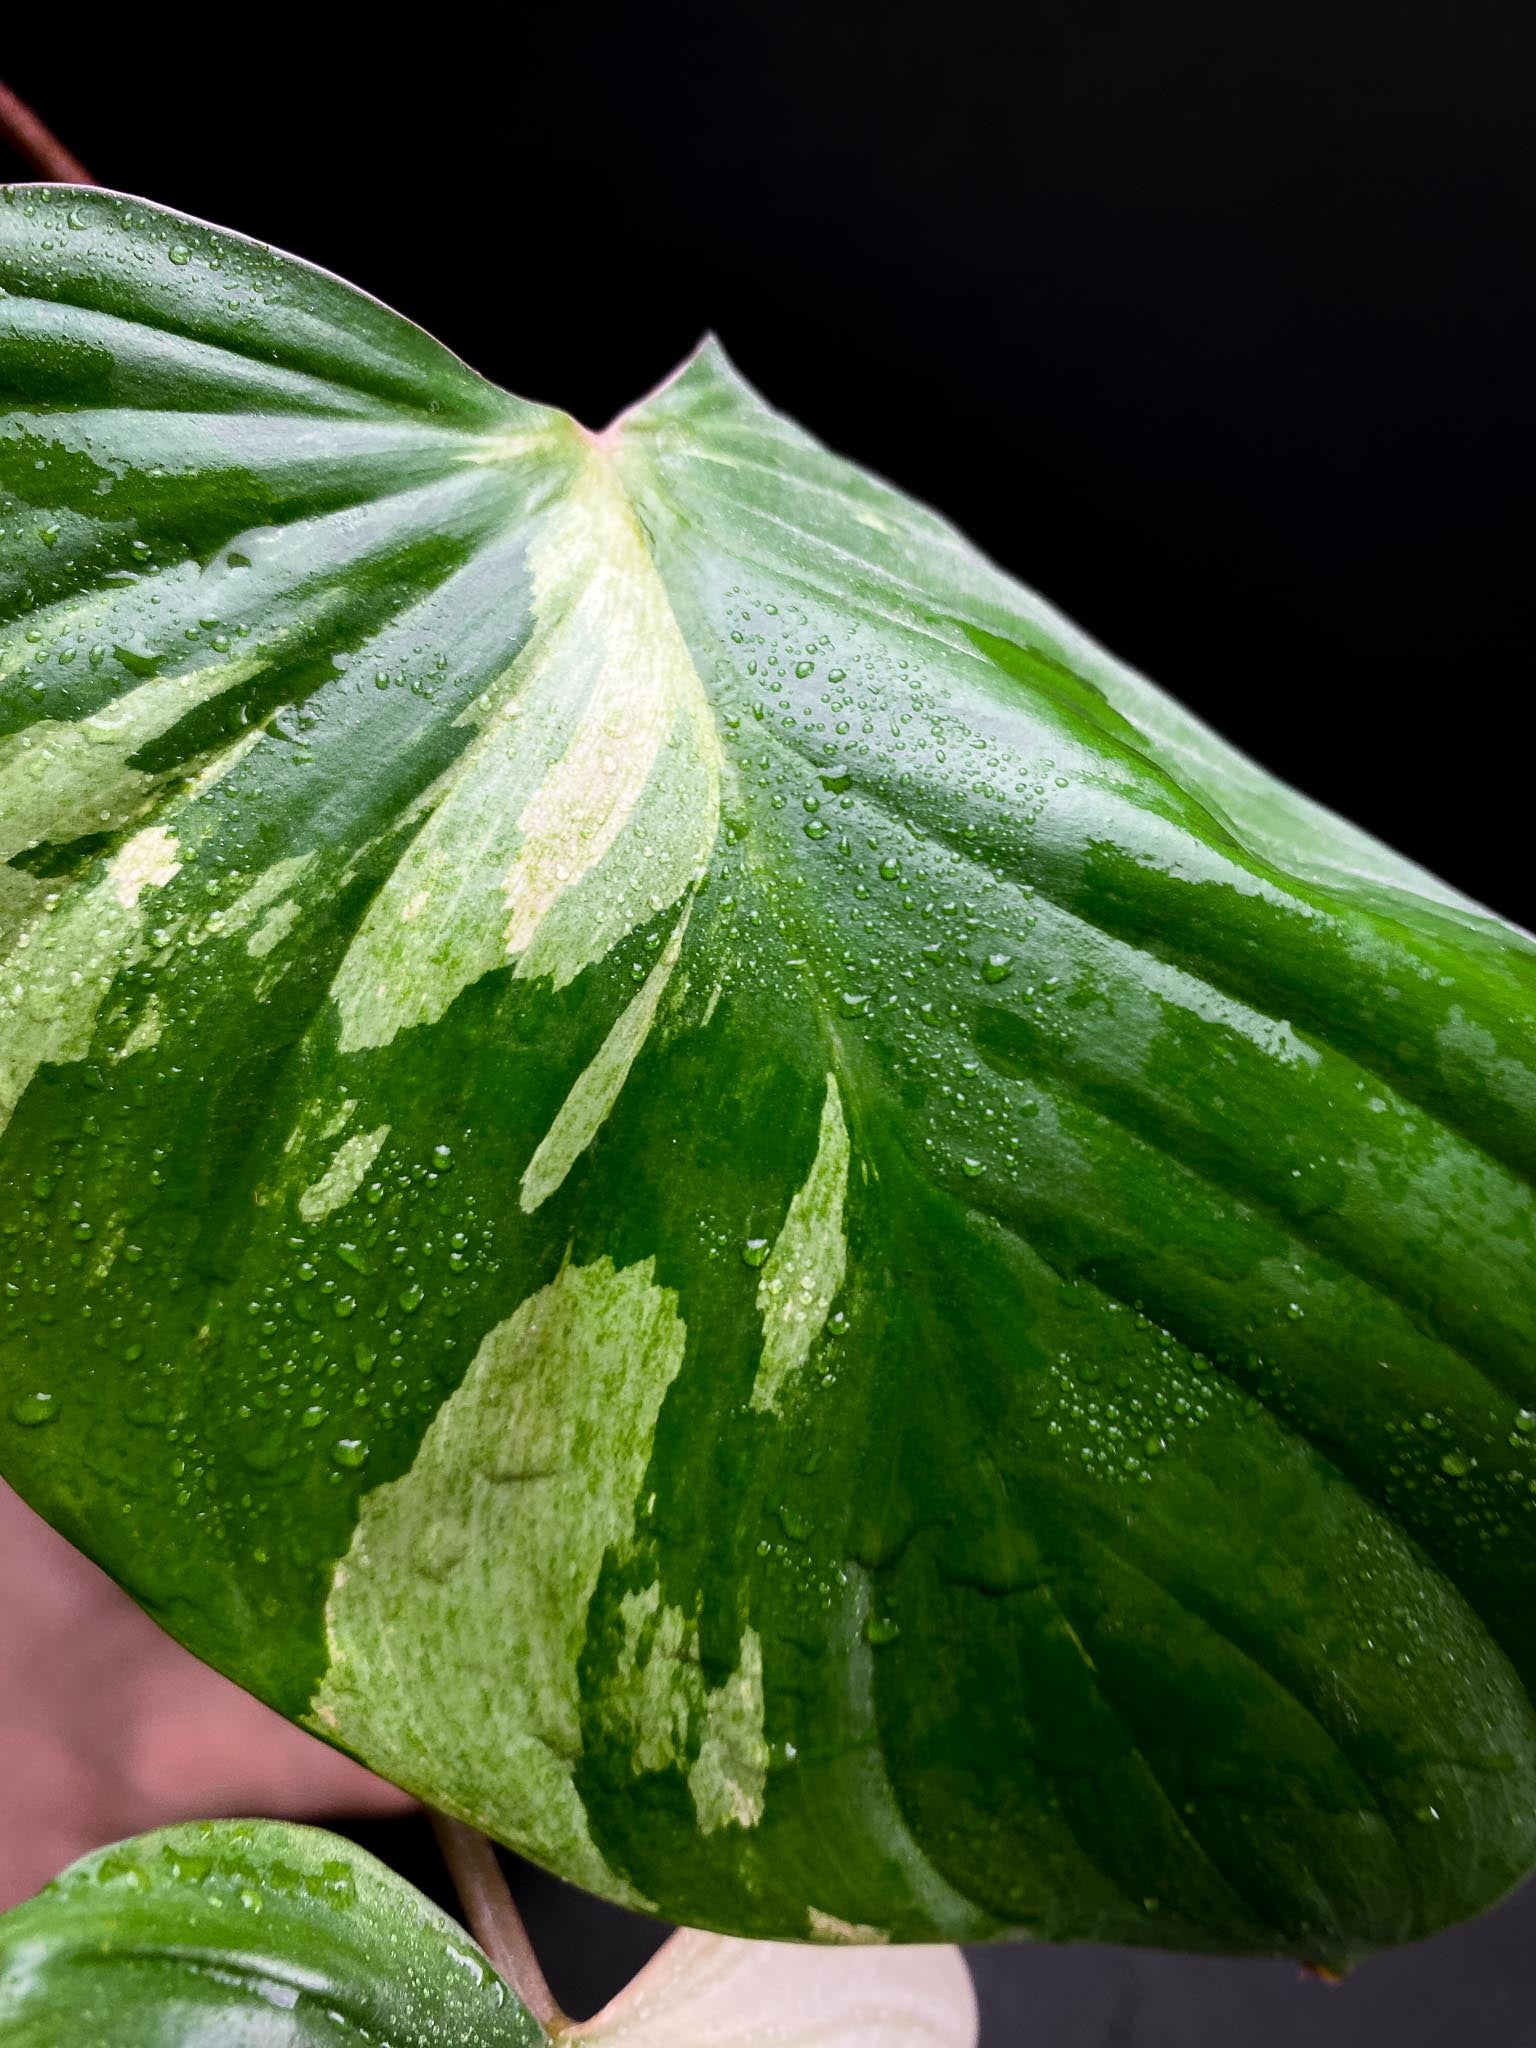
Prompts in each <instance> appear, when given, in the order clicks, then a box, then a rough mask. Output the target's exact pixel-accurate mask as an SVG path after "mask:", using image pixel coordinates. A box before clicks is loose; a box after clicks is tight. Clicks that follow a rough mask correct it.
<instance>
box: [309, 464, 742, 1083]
mask: <svg viewBox="0 0 1536 2048" xmlns="http://www.w3.org/2000/svg"><path fill="white" fill-rule="evenodd" d="M531 561H532V565H533V605H534V627H533V631H532V633H531V635H530V637H529V639H528V642H527V644H526V646H525V647H524V649H523V651H522V653H521V654H520V656H519V657H518V659H517V661H516V663H515V664H514V666H513V668H512V670H511V672H510V675H509V676H508V678H507V680H506V683H505V685H504V687H503V689H502V690H501V692H499V693H498V701H497V702H496V704H495V706H494V708H493V710H492V711H491V713H490V715H489V716H488V717H487V718H486V720H485V723H484V724H483V725H482V727H481V730H480V731H479V733H478V734H477V735H476V737H475V738H474V740H472V741H471V743H470V744H469V746H468V747H467V748H466V749H465V751H464V753H463V755H462V756H461V757H460V758H459V760H458V761H457V762H455V763H454V765H453V767H452V768H451V769H450V770H449V771H448V772H447V773H446V774H445V775H444V776H443V778H442V779H441V781H440V783H439V784H438V786H437V787H436V789H435V790H434V791H433V792H432V793H431V796H430V804H431V808H430V811H429V815H428V816H427V817H426V820H425V822H424V823H423V825H422V826H421V829H420V830H419V831H418V833H417V834H416V836H415V838H414V839H413V841H412V842H411V845H410V847H409V849H408V850H407V851H406V853H405V854H404V855H403V856H402V858H401V859H400V861H399V863H398V865H397V866H396V868H395V871H394V873H393V874H392V875H391V877H390V879H389V882H388V883H387V884H386V886H385V887H384V888H383V889H382V890H381V891H380V892H379V895H378V896H377V898H376V899H375V901H374V903H373V904H372V906H371V907H370V910H369V914H368V916H367V917H366V918H365V920H364V922H363V924H362V926H361V927H360V929H359V931H358V933H357V936H356V938H355V939H354V941H353V943H352V945H351V947H350V948H349V950H348V953H347V955H346V958H345V959H344V960H343V962H342V965H341V967H340V969H339V970H338V973H337V976H336V980H335V983H334V985H333V989H332V994H333V996H334V999H335V1002H336V1005H337V1009H338V1010H339V1012H340V1017H341V1044H342V1048H343V1050H345V1051H354V1050H357V1049H359V1048H361V1047H364V1046H377V1045H386V1044H388V1043H389V1042H390V1041H391V1040H392V1039H393V1038H394V1036H395V1034H396V1033H397V1032H398V1031H400V1030H401V1029H404V1028H407V1027H409V1026H411V1025H417V1024H423V1023H430V1022H434V1021H435V1020H436V1019H437V1018H439V1017H441V1016H442V1015H443V1014H444V1013H445V1012H446V1011H447V1009H448V1007H449V1005H450V1004H451V1003H452V1002H453V1000H454V998H455V997H456V996H457V995H458V994H459V993H460V991H461V990H462V989H464V988H466V987H468V986H469V984H470V983H471V982H473V981H476V980H478V979H479V977H480V976H481V975H482V974H484V973H486V972H487V971H488V970H490V969H491V968H493V967H496V966H498V965H502V964H504V963H506V962H508V961H515V962H516V967H517V972H518V973H519V974H520V975H523V976H537V975H549V976H550V977H551V978H552V979H553V981H554V983H555V985H556V986H557V987H560V986H563V985H564V984H565V983H567V982H569V981H572V980H574V978H575V977H576V976H577V975H578V974H580V973H581V972H582V971H583V969H584V968H586V967H588V966H591V965H592V964H593V963H594V962H596V961H598V960H601V959H602V958H603V957H604V956H605V955H606V954H607V953H608V952H609V951H611V949H612V948H613V947H614V946H615V945H616V944H617V943H618V942H619V940H620V939H622V938H624V937H625V936H626V935H627V934H628V933H630V932H632V931H634V930H635V929H637V928H638V927H639V926H640V925H642V924H645V923H648V922H649V921H650V920H651V919H652V918H654V917H656V916H658V915H660V914H661V913H662V912H664V911H665V910H666V909H667V908H668V907H669V906H670V905H672V904H674V903H676V902H677V901H678V900H679V898H680V897H682V895H683V894H684V893H685V891H686V890H687V889H688V888H689V887H690V885H691V884H693V883H694V882H695V881H697V879H698V877H699V875H700V874H701V872H702V871H703V868H704V866H705V863H706V861H707V859H708V856H709V851H710V848H711V847H712V845H713V844H714V840H715V835H716V831H717V829H718V824H719V815H720V754H719V745H718V740H717V737H716V735H715V731H714V727H713V724H712V722H711V719H710V715H709V711H708V707H707V704H706V702H705V697H704V692H703V688H702V685H701V684H700V682H699V678H698V675H697V673H696V672H695V670H694V666H693V660H692V657H691V655H690V654H689V652H688V648H687V645H686V643H685V642H684V640H683V637H682V634H681V632H680V631H679V629H678V625H677V621H676V619H675V618H674V617H673V615H672V611H671V607H670V604H669V602H668V599H667V595H666V592H665V590H664V588H663V586H662V583H661V580H660V578H659V577H658V575H657V573H656V569H655V566H654V565H653V563H652V561H651V558H650V554H649V552H648V550H647V548H646V545H645V541H644V539H643V537H642V535H641V533H640V530H639V528H638V526H637V525H636V523H635V518H634V514H633V512H632V511H631V509H630V507H629V504H628V502H627V500H626V498H625V497H624V494H623V492H622V490H621V488H620V487H619V485H618V483H617V481H616V480H615V478H614V476H613V474H612V471H611V468H610V466H609V463H608V460H607V458H606V457H605V456H604V455H603V454H602V453H601V452H599V451H595V450H594V451H593V452H591V453H590V454H589V455H588V456H587V457H586V458H585V459H584V464H583V467H582V469H581V470H580V472H579V473H578V475H577V477H576V479H575V481H574V482H573V483H572V486H571V488H570V490H569V492H568V494H567V495H566V497H565V498H564V499H563V501H562V502H561V504H560V505H559V507H558V508H557V509H556V510H555V511H554V512H552V513H550V514H549V515H548V516H547V517H546V519H545V523H544V525H543V526H542V528H541V529H540V530H539V533H538V535H537V537H536V539H535V541H534V543H533V547H532V550H531Z"/></svg>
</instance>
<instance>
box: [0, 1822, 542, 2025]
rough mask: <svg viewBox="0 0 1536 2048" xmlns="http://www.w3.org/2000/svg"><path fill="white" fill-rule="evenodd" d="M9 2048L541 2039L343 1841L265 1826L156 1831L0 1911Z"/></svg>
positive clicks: (413, 1905) (482, 1973)
mask: <svg viewBox="0 0 1536 2048" xmlns="http://www.w3.org/2000/svg"><path fill="white" fill-rule="evenodd" d="M0 2038H3V2039H4V2040H5V2042H6V2043H7V2048H61V2044H62V2043H64V2042H72V2043H80V2044H82V2048H84V2044H87V2043H89V2044H92V2048H94V2044H96V2043H98V2042H99V2043H102V2044H103V2048H105V2044H106V2043H108V2042H110V2043H111V2048H193V2044H195V2043H208V2042H215V2041H217V2042H224V2043H230V2044H233V2043H236V2042H239V2043H241V2044H242V2048H246V2044H248V2048H354V2044H356V2048H363V2044H364V2043H371V2044H373V2048H378V2044H380V2043H385V2042H387V2043H388V2044H390V2048H536V2044H538V2043H540V2042H543V2041H545V2040H546V2039H547V2038H548V2037H547V2036H546V2035H545V2033H544V2031H543V2029H542V2028H541V2027H540V2026H539V2025H538V2023H537V2022H536V2021H535V2020H534V2019H533V2018H532V2016H531V2015H530V2014H529V2013H528V2012H527V2011H526V2010H525V2009H524V2007H523V2006H522V2005H521V2004H520V2003H519V2001H518V2000H517V1998H516V1997H515V1996H514V1994H513V1993H512V1992H511V1991H509V1990H508V1989H507V1987H506V1985H505V1984H503V1983H502V1981H501V1979H500V1978H499V1977H497V1976H496V1974H495V1972H494V1971H493V1970H492V1969H491V1966H490V1964H489V1963H488V1962H487V1961H486V1959H485V1957H484V1956H483V1955H482V1954H481V1952H480V1951H479V1949H477V1948H476V1947H475V1945H474V1943H473V1942H472V1941H470V1940H469V1938H468V1936H467V1935H466V1934H465V1933H464V1931H463V1930H462V1928H460V1927H457V1926H456V1925H455V1924H454V1922H453V1921H451V1920H450V1919H448V1917H447V1916H446V1915H445V1914H443V1913H440V1912H439V1911H438V1910H437V1908H436V1907H435V1906H432V1905H430V1904H429V1903H428V1901H427V1900H426V1899H424V1898H423V1897H422V1896H421V1894H420V1893H419V1892H416V1891H413V1890H412V1888H411V1887H410V1886H409V1885H408V1884H405V1883H403V1882H402V1881H401V1880H400V1879H399V1878H398V1877H396V1876H395V1875H394V1873H393V1872H392V1871H390V1870H387V1869H386V1868H385V1867H384V1865H383V1864H382V1863H378V1862H375V1860H374V1859H373V1857H371V1856H368V1855H365V1854H364V1853H363V1852H362V1851H361V1850H359V1849H357V1848H354V1847H353V1845H352V1844H351V1843H350V1842H344V1841H341V1840H340V1839H339V1838H338V1837H336V1836H334V1835H326V1834H322V1833H320V1832H319V1831H318V1830H317V1829H314V1828H302V1827H294V1826H291V1825H289V1824H288V1823H286V1822H275V1821H216V1822H206V1823H202V1824H199V1825H196V1826H190V1827H176V1828H165V1829H162V1830H161V1831H160V1832H158V1833H156V1834H150V1835H140V1836H138V1837H136V1838H135V1839H134V1840H133V1841H131V1842H122V1843H119V1844H118V1845H117V1846H116V1847H115V1848H111V1849H102V1850H99V1851H97V1853H96V1854H95V1855H92V1856H86V1857H83V1858H82V1859H81V1860H80V1862H78V1863H74V1864H71V1865H70V1867H69V1869H68V1870H66V1871H65V1872H64V1874H63V1875H62V1876H61V1877H59V1878H57V1879H56V1880H55V1881H54V1882H53V1883H52V1884H51V1885H49V1886H48V1888H47V1890H46V1891H44V1892H41V1893H39V1895H38V1896H37V1897H36V1898H35V1899H32V1900H29V1901H28V1903H27V1904H26V1905H24V1906H18V1907H16V1908H15V1909H14V1910H13V1911H12V1912H10V1913H7V1914H5V1915H4V1916H3V1918H0Z"/></svg>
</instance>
